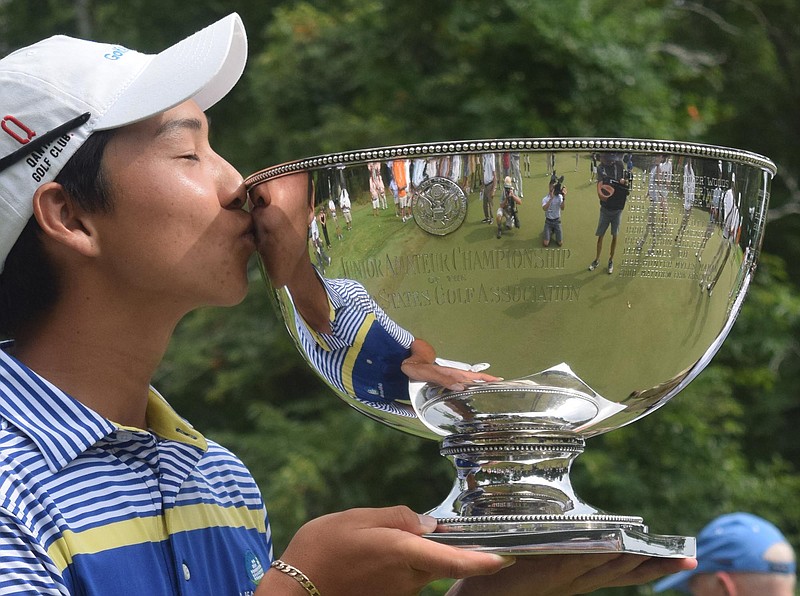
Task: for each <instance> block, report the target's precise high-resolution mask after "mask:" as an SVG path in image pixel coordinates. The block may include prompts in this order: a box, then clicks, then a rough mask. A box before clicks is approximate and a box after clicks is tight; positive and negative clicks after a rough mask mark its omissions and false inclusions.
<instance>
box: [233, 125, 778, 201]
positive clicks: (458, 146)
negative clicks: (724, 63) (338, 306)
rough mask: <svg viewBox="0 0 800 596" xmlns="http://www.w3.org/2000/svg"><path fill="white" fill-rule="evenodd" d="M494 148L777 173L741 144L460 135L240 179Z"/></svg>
mask: <svg viewBox="0 0 800 596" xmlns="http://www.w3.org/2000/svg"><path fill="white" fill-rule="evenodd" d="M497 151H502V152H505V151H528V152H543V151H545V152H547V151H588V152H593V151H597V152H604V153H605V152H620V151H623V152H634V153H639V154H642V153H644V154H648V153H650V154H654V155H657V154H659V153H669V154H672V155H686V156H690V157H701V158H708V159H724V160H728V161H736V162H738V163H743V164H747V165H752V166H755V167H759V168H761V169H763V170H766V171H768V172H769V173H770V174H771V175H772V176H773V177H774V176H775V174H776V173H777V170H778V169H777V166H776V165H775V163H774V162H773V161H772V160H771V159H769V158H768V157H765V156H764V155H761V154H759V153H754V152H751V151H746V150H743V149H735V148H731V147H724V146H721V145H712V144H707V143H696V142H688V141H668V140H658V139H637V138H613V137H541V138H524V137H523V138H507V139H474V140H461V141H436V142H432V143H413V144H407V145H387V146H383V147H373V148H369V149H356V150H352V151H341V152H337V153H327V154H321V155H317V156H314V157H308V158H304V159H297V160H293V161H288V162H284V163H282V164H278V165H275V166H270V167H267V168H264V169H261V170H258V171H256V172H254V173H252V174H250V175H249V176H248V177H247V178H246V179H245V181H244V184H245V187H246V188H247V189H248V190H249V189H251V188H253V187H254V186H256V185H258V184H261V183H262V182H266V181H267V180H272V179H274V178H279V177H281V176H285V175H288V174H293V173H297V172H304V171H309V170H316V169H321V168H331V167H346V166H351V165H365V164H367V163H370V162H373V161H383V160H393V159H403V158H420V157H435V156H440V155H446V154H451V153H459V154H467V155H468V154H475V153H486V152H497Z"/></svg>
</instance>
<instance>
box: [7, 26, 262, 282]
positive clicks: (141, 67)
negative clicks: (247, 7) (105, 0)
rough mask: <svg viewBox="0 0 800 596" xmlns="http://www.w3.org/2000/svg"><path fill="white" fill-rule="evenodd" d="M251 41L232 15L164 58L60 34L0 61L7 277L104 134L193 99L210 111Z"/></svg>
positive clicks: (236, 77) (232, 78) (229, 83)
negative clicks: (19, 246)
mask: <svg viewBox="0 0 800 596" xmlns="http://www.w3.org/2000/svg"><path fill="white" fill-rule="evenodd" d="M246 60H247V35H246V33H245V30H244V25H243V24H242V20H241V18H240V17H239V15H238V14H235V13H233V14H230V15H228V16H227V17H225V18H223V19H221V20H219V21H217V22H216V23H214V24H213V25H210V26H209V27H206V28H205V29H203V30H201V31H198V32H197V33H195V34H194V35H191V36H189V37H187V38H186V39H184V40H183V41H181V42H179V43H177V44H175V45H174V46H171V47H169V48H167V49H166V50H164V51H163V52H161V53H159V54H142V53H140V52H136V51H134V50H130V49H128V48H125V47H123V46H120V45H115V44H111V43H98V42H93V41H86V40H82V39H75V38H72V37H67V36H64V35H56V36H54V37H50V38H48V39H45V40H43V41H40V42H38V43H35V44H33V45H31V46H28V47H26V48H22V49H20V50H17V51H16V52H13V53H11V54H9V55H8V56H6V57H5V58H3V59H2V60H0V272H1V271H2V270H3V267H4V265H5V260H6V257H7V256H8V253H9V252H10V251H11V247H12V246H14V243H15V242H16V241H17V238H19V235H20V234H21V233H22V230H23V229H24V228H25V225H26V224H27V222H28V220H29V219H30V218H31V216H32V215H33V204H32V198H33V194H34V192H35V191H36V189H37V188H38V187H39V186H41V185H42V184H44V183H46V182H50V181H52V180H53V179H55V177H56V175H57V174H58V173H59V172H60V171H61V169H62V168H63V167H64V165H65V164H66V163H67V161H68V160H69V158H70V157H72V155H73V154H74V153H75V151H77V150H78V148H79V147H80V146H81V145H82V144H83V143H84V141H86V139H87V138H88V137H89V135H91V134H92V133H93V132H94V131H96V130H107V129H110V128H118V127H120V126H125V125H127V124H132V123H134V122H138V121H140V120H144V119H145V118H149V117H150V116H154V115H156V114H159V113H161V112H164V111H166V110H168V109H170V108H173V107H175V106H176V105H178V104H180V103H182V102H184V101H186V100H188V99H194V101H196V102H197V104H198V105H199V106H200V108H201V109H202V110H206V109H208V108H209V107H211V106H212V105H214V104H215V103H216V102H217V101H219V100H220V99H222V98H223V97H224V96H225V95H226V94H227V93H228V91H230V90H231V88H232V87H233V86H234V85H235V84H236V82H237V81H238V80H239V77H240V76H241V74H242V72H243V71H244V65H245V61H246Z"/></svg>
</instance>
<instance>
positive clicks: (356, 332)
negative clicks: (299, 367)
mask: <svg viewBox="0 0 800 596" xmlns="http://www.w3.org/2000/svg"><path fill="white" fill-rule="evenodd" d="M317 275H318V277H319V279H320V280H321V282H322V284H323V286H324V287H325V291H326V293H327V295H328V307H329V311H330V314H329V317H330V325H331V333H319V332H317V331H315V330H314V329H312V328H311V327H309V326H308V325H307V324H306V322H305V321H304V320H303V318H302V317H301V315H300V313H299V312H297V311H296V310H295V313H294V317H295V330H296V333H297V338H298V343H299V344H300V346H301V347H302V349H303V352H305V354H306V356H307V358H308V360H309V361H310V363H311V364H312V366H313V367H314V369H315V370H316V371H317V372H318V373H319V374H320V375H322V377H323V378H324V379H325V380H326V381H327V382H328V383H329V384H330V385H331V386H332V387H333V388H334V389H336V390H337V391H339V392H340V393H345V394H347V395H349V396H350V397H354V398H356V399H357V400H358V401H360V402H363V403H366V404H368V405H369V406H371V407H373V408H376V409H378V410H382V411H385V412H391V413H394V414H399V415H401V416H406V417H411V418H415V417H416V414H415V413H414V410H413V408H412V407H411V405H410V401H409V391H408V377H407V376H405V374H403V372H402V371H401V370H400V365H401V363H402V362H403V360H405V359H406V358H408V357H409V355H410V354H411V350H410V348H411V343H412V342H413V341H414V336H413V335H412V334H411V333H409V332H408V331H406V330H405V329H403V328H402V327H400V326H399V325H398V324H397V323H395V322H394V321H393V320H392V319H391V318H389V316H388V315H387V314H386V313H385V312H384V311H383V309H382V308H381V307H380V306H378V304H377V303H376V302H375V301H374V300H373V299H372V297H371V296H370V295H369V293H368V292H367V290H366V289H365V288H364V286H362V285H361V284H360V283H358V282H357V281H354V280H352V279H327V278H325V277H323V276H321V275H319V272H317ZM286 293H287V294H288V290H287V291H286ZM289 298H291V295H289Z"/></svg>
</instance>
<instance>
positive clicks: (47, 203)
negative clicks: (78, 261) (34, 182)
mask: <svg viewBox="0 0 800 596" xmlns="http://www.w3.org/2000/svg"><path fill="white" fill-rule="evenodd" d="M33 215H34V217H36V221H37V222H38V223H39V227H40V228H41V229H42V231H43V232H44V234H45V237H46V239H47V240H46V245H49V246H50V247H51V248H53V249H54V250H67V251H73V252H76V253H78V254H80V255H83V256H87V257H91V256H95V255H97V254H98V253H99V246H98V244H97V234H96V231H95V228H94V226H93V222H92V219H91V214H89V213H87V212H86V211H84V210H83V209H81V208H80V207H79V206H78V205H77V204H76V203H75V201H74V199H73V198H72V197H71V196H70V194H69V193H68V192H67V191H66V190H65V189H64V187H63V186H61V185H60V184H58V183H57V182H48V183H46V184H43V185H42V186H40V187H39V188H38V189H37V190H36V193H35V194H34V195H33Z"/></svg>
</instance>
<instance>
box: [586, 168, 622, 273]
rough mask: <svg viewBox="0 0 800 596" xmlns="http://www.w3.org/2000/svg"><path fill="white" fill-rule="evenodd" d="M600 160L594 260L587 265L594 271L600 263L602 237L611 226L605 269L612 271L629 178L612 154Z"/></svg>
mask: <svg viewBox="0 0 800 596" xmlns="http://www.w3.org/2000/svg"><path fill="white" fill-rule="evenodd" d="M604 158H605V159H603V160H601V161H600V164H599V166H598V170H597V175H598V177H599V178H598V182H597V198H598V199H600V216H599V219H598V221H597V230H596V231H595V236H597V252H596V253H595V257H594V260H593V261H592V262H591V264H590V265H589V271H594V270H595V269H597V267H598V265H599V264H600V255H601V254H602V252H603V237H604V236H605V235H606V232H607V231H608V229H609V227H610V228H611V246H610V248H609V252H608V268H607V269H606V271H607V272H608V273H609V275H610V274H612V273H614V253H615V251H616V250H617V236H618V234H619V224H620V220H621V219H622V211H623V210H624V209H625V203H626V202H627V200H628V194H629V193H630V186H629V183H630V181H629V179H628V175H627V173H626V171H625V168H624V166H623V164H622V162H621V161H620V160H619V159H616V158H615V157H614V156H604Z"/></svg>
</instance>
